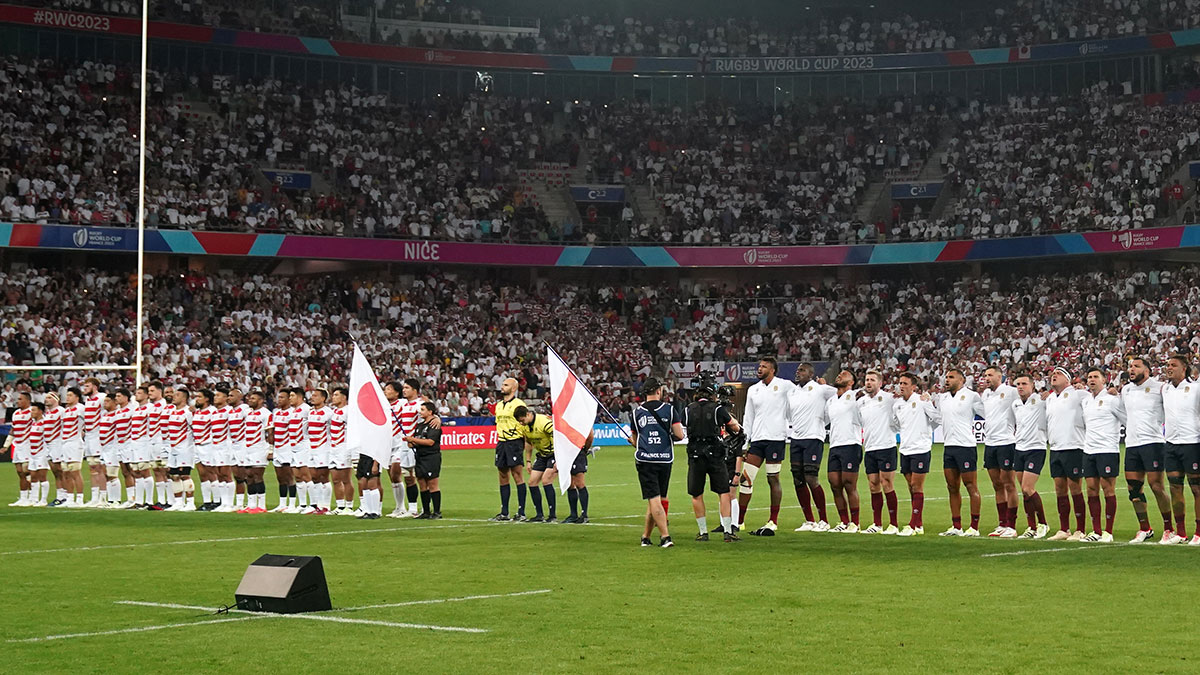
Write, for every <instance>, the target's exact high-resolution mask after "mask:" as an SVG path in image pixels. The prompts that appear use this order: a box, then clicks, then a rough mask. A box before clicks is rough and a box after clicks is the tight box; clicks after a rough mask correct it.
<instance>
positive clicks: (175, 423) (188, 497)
mask: <svg viewBox="0 0 1200 675" xmlns="http://www.w3.org/2000/svg"><path fill="white" fill-rule="evenodd" d="M190 397H191V392H190V391H188V390H187V388H186V387H175V389H174V391H173V392H172V397H171V407H170V408H168V409H167V417H166V425H167V427H166V431H165V432H164V436H165V438H166V439H167V444H168V446H169V448H168V455H167V466H168V467H169V473H170V475H171V494H172V498H171V506H170V507H169V508H167V509H166V510H167V511H195V510H196V504H195V490H196V484H195V482H194V481H193V480H192V465H193V464H195V463H196V445H195V440H194V438H193V432H192V422H193V418H192V410H191V408H189V407H188V399H189V398H190Z"/></svg>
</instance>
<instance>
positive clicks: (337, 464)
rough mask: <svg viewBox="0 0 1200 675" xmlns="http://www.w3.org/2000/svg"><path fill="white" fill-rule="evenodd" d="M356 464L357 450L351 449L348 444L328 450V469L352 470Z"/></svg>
mask: <svg viewBox="0 0 1200 675" xmlns="http://www.w3.org/2000/svg"><path fill="white" fill-rule="evenodd" d="M357 463H358V448H351V447H350V444H349V443H342V444H341V445H335V446H333V447H332V448H330V449H329V468H331V469H339V470H342V469H353V468H354V467H355V466H357Z"/></svg>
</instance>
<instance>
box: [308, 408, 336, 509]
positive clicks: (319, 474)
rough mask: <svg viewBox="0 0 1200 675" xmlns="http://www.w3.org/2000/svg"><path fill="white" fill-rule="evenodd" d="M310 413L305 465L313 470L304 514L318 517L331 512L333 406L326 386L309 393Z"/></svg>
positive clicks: (310, 471) (310, 475)
mask: <svg viewBox="0 0 1200 675" xmlns="http://www.w3.org/2000/svg"><path fill="white" fill-rule="evenodd" d="M308 400H309V403H310V404H309V408H308V415H307V416H306V417H305V420H304V436H305V440H306V441H307V443H308V452H307V454H306V455H305V457H306V459H307V461H306V462H305V464H306V465H307V467H308V472H309V474H308V475H309V479H310V483H309V488H308V492H309V500H308V507H307V508H306V509H304V510H303V511H301V513H306V514H309V513H311V514H314V515H318V516H322V515H325V514H327V513H329V499H330V497H331V492H330V489H329V422H330V420H332V419H333V409H332V408H330V407H329V406H327V405H325V402H326V401H327V400H328V395H327V394H326V392H325V390H324V389H314V390H312V391H311V392H309V395H308Z"/></svg>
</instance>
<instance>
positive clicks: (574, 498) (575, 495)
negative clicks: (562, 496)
mask: <svg viewBox="0 0 1200 675" xmlns="http://www.w3.org/2000/svg"><path fill="white" fill-rule="evenodd" d="M567 502H568V503H570V504H571V517H572V518H578V517H579V491H578V490H576V489H575V488H568V489H567Z"/></svg>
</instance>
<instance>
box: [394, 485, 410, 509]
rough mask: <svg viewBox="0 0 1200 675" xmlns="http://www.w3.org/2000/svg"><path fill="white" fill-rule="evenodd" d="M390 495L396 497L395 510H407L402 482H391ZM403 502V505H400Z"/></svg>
mask: <svg viewBox="0 0 1200 675" xmlns="http://www.w3.org/2000/svg"><path fill="white" fill-rule="evenodd" d="M392 496H393V497H395V498H396V510H397V511H407V510H408V498H407V497H406V496H405V494H404V483H392ZM402 504H403V506H401V505H402Z"/></svg>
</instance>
